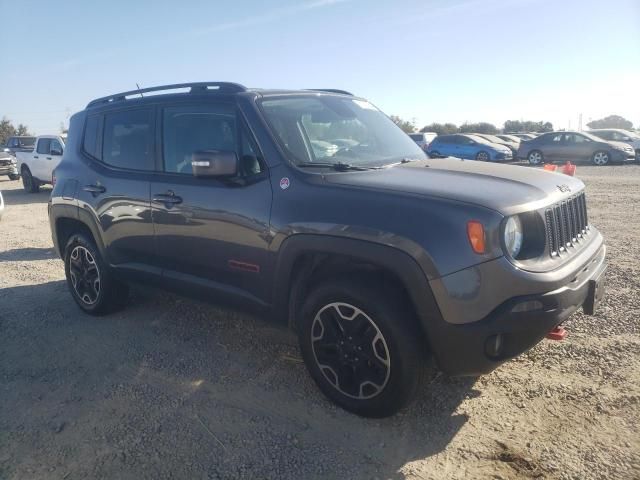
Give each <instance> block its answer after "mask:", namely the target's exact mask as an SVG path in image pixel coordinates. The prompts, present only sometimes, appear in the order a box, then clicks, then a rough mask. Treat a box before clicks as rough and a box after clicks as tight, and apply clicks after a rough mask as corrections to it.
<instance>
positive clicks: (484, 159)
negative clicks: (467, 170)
mask: <svg viewBox="0 0 640 480" xmlns="http://www.w3.org/2000/svg"><path fill="white" fill-rule="evenodd" d="M490 159H491V157H490V156H489V154H488V153H487V152H485V151H484V150H481V151H479V152H478V153H477V154H476V160H478V161H480V162H488V161H489V160H490Z"/></svg>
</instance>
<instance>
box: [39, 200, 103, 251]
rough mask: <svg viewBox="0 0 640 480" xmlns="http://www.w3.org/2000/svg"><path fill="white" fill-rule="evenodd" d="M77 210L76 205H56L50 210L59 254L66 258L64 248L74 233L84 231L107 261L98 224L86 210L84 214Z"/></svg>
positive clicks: (55, 243)
mask: <svg viewBox="0 0 640 480" xmlns="http://www.w3.org/2000/svg"><path fill="white" fill-rule="evenodd" d="M77 210H78V209H77V207H75V206H70V205H54V206H52V208H51V210H50V212H49V215H50V217H51V219H50V221H51V225H52V230H53V231H52V234H53V235H52V236H53V241H54V246H55V247H56V250H57V251H58V255H59V256H60V257H61V258H64V248H65V246H66V244H67V241H68V240H69V238H70V237H71V235H73V234H74V233H84V234H86V235H89V236H90V237H91V239H92V240H93V241H94V243H95V244H96V246H97V247H98V250H99V251H100V255H102V258H104V259H105V261H106V258H107V257H106V255H105V254H106V251H105V246H104V243H103V242H102V237H101V236H100V230H99V228H98V226H97V225H96V224H95V221H93V220H92V219H91V217H90V216H89V215H88V214H87V213H86V212H84V215H82V212H78V211H77Z"/></svg>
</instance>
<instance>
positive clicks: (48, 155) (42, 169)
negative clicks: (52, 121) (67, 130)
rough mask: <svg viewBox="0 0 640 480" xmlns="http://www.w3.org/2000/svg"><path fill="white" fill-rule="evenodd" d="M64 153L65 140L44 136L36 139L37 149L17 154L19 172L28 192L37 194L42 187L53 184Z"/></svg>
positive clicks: (56, 136)
mask: <svg viewBox="0 0 640 480" xmlns="http://www.w3.org/2000/svg"><path fill="white" fill-rule="evenodd" d="M63 152H64V139H63V138H62V137H61V136H58V135H42V136H40V137H38V138H37V139H36V142H35V149H32V150H31V151H27V152H17V153H16V155H17V157H18V171H19V172H20V175H21V176H22V185H23V187H24V189H25V190H26V191H27V192H30V193H35V192H37V191H38V190H39V189H40V186H41V185H44V184H51V183H52V182H53V171H54V170H55V168H56V167H57V166H58V164H59V163H60V160H61V159H62V154H63Z"/></svg>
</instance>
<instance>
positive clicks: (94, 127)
mask: <svg viewBox="0 0 640 480" xmlns="http://www.w3.org/2000/svg"><path fill="white" fill-rule="evenodd" d="M99 130H100V116H99V115H91V116H89V117H87V124H86V126H85V129H84V140H83V142H82V148H83V149H84V151H85V152H86V153H88V154H89V155H91V156H92V157H93V158H97V159H98V160H100V152H99V149H98V138H99V135H98V133H99Z"/></svg>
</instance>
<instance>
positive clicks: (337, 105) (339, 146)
mask: <svg viewBox="0 0 640 480" xmlns="http://www.w3.org/2000/svg"><path fill="white" fill-rule="evenodd" d="M261 105H262V109H263V111H264V113H265V117H266V119H267V122H268V123H269V125H270V127H271V129H272V131H273V132H274V133H275V135H276V137H277V138H278V140H279V142H280V144H281V145H282V146H283V147H284V150H285V151H286V152H287V153H288V154H289V155H290V157H291V158H292V160H293V161H294V162H295V163H296V164H299V165H301V164H313V163H314V162H315V163H324V164H327V163H330V164H337V163H343V164H349V165H354V166H363V167H376V166H382V165H385V164H390V163H396V162H399V161H402V160H404V159H418V158H425V153H424V152H423V151H422V149H421V148H420V147H418V145H417V144H416V143H415V142H414V141H413V140H411V138H410V137H409V136H408V135H407V134H406V133H404V132H403V131H402V130H400V129H399V128H398V127H397V126H396V125H395V124H394V123H393V122H392V121H391V120H390V119H389V118H388V117H387V116H386V115H384V114H383V113H382V112H380V110H378V109H377V108H376V107H374V106H373V105H371V104H370V103H369V102H367V101H365V100H360V99H357V98H345V97H336V96H328V95H327V96H316V95H314V96H304V97H300V96H296V97H286V98H282V97H280V98H274V99H268V98H267V99H265V100H263V101H262V102H261Z"/></svg>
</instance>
